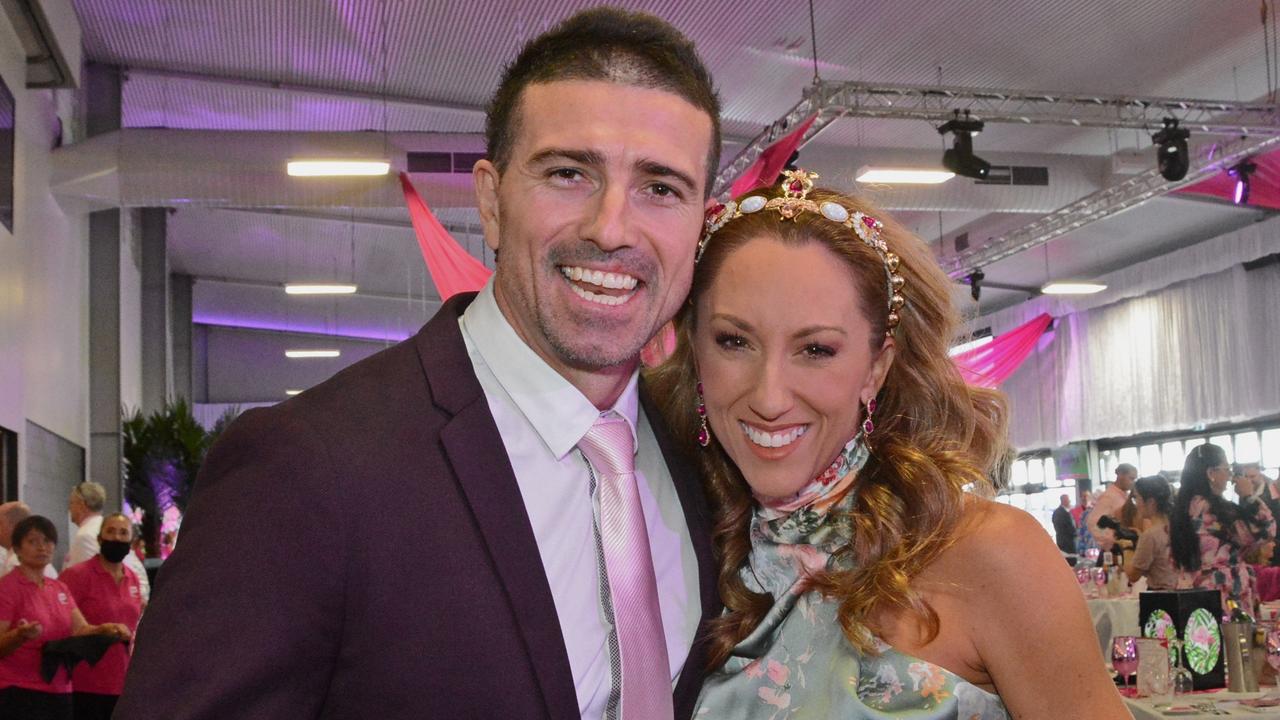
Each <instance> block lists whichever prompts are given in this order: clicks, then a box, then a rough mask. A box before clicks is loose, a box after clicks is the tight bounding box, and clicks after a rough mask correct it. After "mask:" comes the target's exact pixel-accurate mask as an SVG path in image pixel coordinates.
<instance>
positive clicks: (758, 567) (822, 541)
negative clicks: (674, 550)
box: [694, 435, 1009, 720]
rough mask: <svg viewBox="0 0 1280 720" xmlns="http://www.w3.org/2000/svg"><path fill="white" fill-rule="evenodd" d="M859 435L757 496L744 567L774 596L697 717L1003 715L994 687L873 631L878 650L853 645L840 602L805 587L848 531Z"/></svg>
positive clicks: (970, 718)
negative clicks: (829, 460)
mask: <svg viewBox="0 0 1280 720" xmlns="http://www.w3.org/2000/svg"><path fill="white" fill-rule="evenodd" d="M861 440H862V438H861V435H859V436H858V437H855V438H854V439H853V440H851V441H850V442H849V444H848V445H846V446H845V448H844V450H843V452H841V454H840V456H839V457H838V458H836V460H835V462H834V463H833V464H832V465H831V467H830V468H828V469H827V470H826V471H825V472H823V473H822V474H821V475H820V476H819V477H818V478H817V479H816V480H814V481H813V482H812V483H810V484H809V485H808V486H806V487H805V488H803V489H802V490H801V491H800V492H799V493H797V494H796V496H794V497H792V498H786V499H780V500H776V499H766V498H757V500H758V501H759V505H758V507H757V508H756V511H755V515H754V517H753V519H752V523H751V555H750V558H749V562H748V566H747V567H745V568H743V570H742V577H743V580H744V581H745V582H746V585H747V587H749V588H750V589H752V590H753V591H756V592H762V593H768V594H769V595H771V596H772V597H773V599H774V604H773V607H772V608H771V609H770V610H769V612H768V613H767V614H766V616H765V618H764V620H763V621H762V622H761V623H760V626H759V627H757V628H756V629H755V631H754V632H752V633H751V634H750V635H749V636H748V637H747V638H746V639H744V640H743V641H742V642H741V643H739V644H738V645H737V647H735V648H734V650H733V655H732V656H731V657H730V658H729V660H728V662H726V663H725V665H724V667H722V668H720V669H719V670H717V671H715V672H713V673H711V675H710V676H709V677H708V678H707V680H706V682H705V684H704V685H703V690H702V695H701V697H700V698H699V701H698V707H697V710H696V711H695V712H694V717H695V718H699V719H712V718H735V719H742V720H754V719H757V718H759V719H761V720H782V719H783V718H787V719H795V720H807V719H810V718H812V719H814V720H816V719H818V718H822V719H824V720H825V719H827V718H833V719H840V720H844V719H845V718H869V719H880V718H911V719H912V720H917V719H918V720H944V719H946V720H951V719H953V718H954V719H956V720H1007V719H1008V718H1009V714H1008V712H1007V711H1006V710H1005V707H1004V703H1003V702H1001V700H1000V698H999V697H998V696H997V695H994V694H992V693H990V692H987V691H986V690H983V689H981V688H979V687H977V686H975V685H972V684H970V683H968V682H966V681H965V680H963V679H961V678H960V677H959V676H957V675H955V674H953V673H951V672H949V671H947V670H944V669H943V668H941V667H938V666H937V665H934V664H932V663H928V662H925V661H923V660H920V659H918V658H914V657H912V656H910V655H907V654H905V653H901V652H898V651H897V650H895V649H894V648H893V647H892V646H890V645H888V644H887V643H885V642H883V641H881V640H879V639H878V638H877V639H876V640H875V643H876V647H877V649H878V651H879V653H878V654H877V655H864V654H862V653H860V652H859V651H858V650H857V649H856V648H854V647H853V646H852V645H850V644H849V642H848V641H847V640H846V639H845V637H844V633H843V632H842V630H841V628H840V624H839V621H838V620H837V615H836V611H837V609H838V607H839V602H838V601H836V600H831V599H827V598H823V597H822V596H821V595H820V594H819V593H818V592H816V591H806V590H805V589H804V588H803V579H804V577H805V575H806V574H808V573H809V572H812V571H815V570H820V569H823V568H834V567H835V564H834V562H833V558H832V554H833V553H834V552H835V551H836V550H837V549H838V548H840V547H841V546H843V545H845V544H847V543H848V542H849V539H850V537H851V535H852V530H851V528H850V527H849V523H848V521H847V519H844V517H843V516H845V515H847V513H848V511H849V509H850V508H851V507H852V504H853V494H852V493H850V492H848V490H849V488H850V487H852V485H853V482H854V480H855V479H856V476H857V473H858V470H859V469H861V468H862V466H863V465H864V464H865V463H866V460H867V450H866V446H865V445H864V444H863V443H862V442H861ZM843 569H847V568H843Z"/></svg>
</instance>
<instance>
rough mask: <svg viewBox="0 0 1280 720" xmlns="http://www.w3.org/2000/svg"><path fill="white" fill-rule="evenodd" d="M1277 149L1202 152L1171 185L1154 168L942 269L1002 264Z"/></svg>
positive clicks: (957, 271) (1272, 141)
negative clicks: (1007, 259) (1078, 230)
mask: <svg viewBox="0 0 1280 720" xmlns="http://www.w3.org/2000/svg"><path fill="white" fill-rule="evenodd" d="M1276 148H1280V135H1271V136H1255V137H1243V138H1237V139H1235V140H1230V141H1227V142H1224V143H1216V144H1212V145H1210V146H1208V147H1203V148H1200V150H1199V152H1198V153H1197V155H1198V157H1195V158H1194V159H1193V160H1192V163H1191V166H1190V168H1189V169H1188V170H1187V175H1186V177H1184V178H1183V179H1181V180H1178V181H1176V182H1170V181H1168V180H1165V179H1164V178H1163V177H1161V176H1160V172H1159V171H1158V170H1156V169H1154V168H1153V169H1151V170H1148V171H1146V172H1144V173H1141V174H1139V175H1135V176H1133V177H1132V178H1130V179H1128V180H1125V181H1124V182H1121V183H1116V184H1115V185H1112V186H1110V187H1106V188H1103V189H1101V190H1099V191H1097V192H1095V193H1092V194H1090V195H1086V196H1084V197H1083V198H1080V199H1079V200H1077V201H1075V202H1073V203H1071V204H1070V205H1065V206H1063V207H1061V208H1058V209H1057V210H1054V211H1053V212H1051V213H1049V214H1048V215H1045V216H1044V217H1041V218H1039V219H1037V220H1035V221H1033V222H1031V223H1028V224H1026V225H1024V226H1022V227H1021V228H1018V229H1017V230H1014V231H1013V232H1011V233H1009V234H1007V235H1003V236H1001V237H996V238H992V239H991V240H988V241H987V242H985V243H983V244H981V245H977V246H973V247H971V248H970V249H969V250H966V251H965V252H962V253H958V254H956V255H952V256H948V257H945V258H940V259H939V262H940V263H941V264H942V267H943V269H944V270H946V271H947V274H948V275H950V276H951V277H952V278H956V279H958V278H962V277H965V276H966V275H968V274H969V273H970V272H972V271H973V270H975V269H977V268H980V267H983V266H986V265H990V264H991V263H994V262H996V261H998V260H1003V259H1004V258H1007V257H1009V256H1010V255H1015V254H1017V253H1020V252H1022V251H1024V250H1030V249H1031V248H1034V247H1039V246H1040V245H1043V244H1044V243H1047V242H1049V241H1050V240H1052V239H1054V238H1056V237H1058V236H1059V235H1063V234H1065V233H1068V232H1071V231H1072V230H1075V229H1076V228H1079V227H1082V226H1084V225H1088V224H1089V223H1092V222H1096V221H1098V220H1101V219H1103V218H1105V217H1108V216H1110V215H1115V214H1116V213H1119V212H1121V211H1123V210H1127V209H1129V208H1131V207H1133V206H1135V205H1139V204H1141V203H1144V202H1146V201H1147V200H1150V199H1151V198H1153V197H1158V196H1160V195H1164V194H1166V193H1169V192H1172V191H1174V190H1177V189H1178V188H1180V187H1185V186H1187V185H1191V184H1193V183H1195V182H1197V181H1199V180H1201V179H1203V178H1205V177H1207V176H1209V175H1212V174H1214V173H1218V172H1222V171H1223V170H1225V169H1227V168H1230V167H1231V166H1233V165H1235V164H1236V163H1238V162H1240V161H1241V160H1244V159H1245V158H1247V157H1250V156H1252V155H1256V154H1258V153H1262V152H1266V151H1268V150H1274V149H1276Z"/></svg>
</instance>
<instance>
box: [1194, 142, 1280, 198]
mask: <svg viewBox="0 0 1280 720" xmlns="http://www.w3.org/2000/svg"><path fill="white" fill-rule="evenodd" d="M1249 161H1250V162H1252V163H1253V164H1254V165H1257V166H1258V169H1257V170H1255V171H1254V172H1253V175H1252V177H1251V178H1250V180H1249V203H1248V205H1249V207H1255V208H1266V209H1268V210H1280V151H1276V152H1269V153H1265V154H1263V155H1258V156H1256V157H1252V158H1249ZM1174 192H1177V193H1186V194H1190V195H1208V196H1210V197H1215V198H1219V199H1222V200H1226V201H1227V202H1233V201H1234V200H1235V194H1236V179H1235V177H1233V176H1231V175H1228V174H1227V171H1226V170H1225V169H1224V170H1222V171H1220V172H1218V173H1215V174H1213V175H1210V176H1209V177H1207V178H1205V179H1204V180H1201V181H1200V182H1198V183H1194V184H1191V185H1188V186H1186V187H1184V188H1181V189H1178V190H1175V191H1174Z"/></svg>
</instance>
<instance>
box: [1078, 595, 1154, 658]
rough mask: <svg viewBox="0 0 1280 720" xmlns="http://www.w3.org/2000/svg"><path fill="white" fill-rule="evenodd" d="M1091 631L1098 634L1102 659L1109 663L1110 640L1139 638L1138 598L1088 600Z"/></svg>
mask: <svg viewBox="0 0 1280 720" xmlns="http://www.w3.org/2000/svg"><path fill="white" fill-rule="evenodd" d="M1086 603H1087V604H1088V606H1089V616H1090V617H1091V618H1093V631H1094V632H1096V633H1097V634H1098V644H1099V646H1100V647H1101V648H1102V657H1103V658H1104V659H1105V660H1106V661H1107V662H1111V638H1113V637H1116V636H1119V635H1133V636H1135V637H1138V636H1141V635H1142V633H1141V632H1139V628H1138V598H1137V596H1136V595H1135V596H1134V597H1122V598H1106V599H1099V598H1095V599H1088V600H1086Z"/></svg>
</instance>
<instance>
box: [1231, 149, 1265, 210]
mask: <svg viewBox="0 0 1280 720" xmlns="http://www.w3.org/2000/svg"><path fill="white" fill-rule="evenodd" d="M1257 169H1258V166H1257V164H1256V163H1254V162H1253V161H1251V160H1248V159H1246V160H1244V161H1242V162H1241V163H1240V164H1238V165H1236V166H1235V167H1233V168H1231V169H1230V170H1228V171H1227V174H1228V175H1230V176H1231V177H1233V178H1235V179H1236V191H1235V194H1233V195H1232V196H1231V201H1232V202H1234V203H1235V204H1237V205H1248V204H1249V191H1250V190H1251V189H1252V185H1253V173H1254V172H1256V171H1257Z"/></svg>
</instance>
